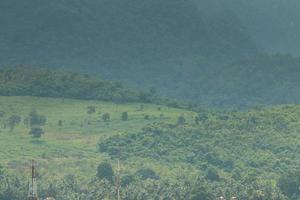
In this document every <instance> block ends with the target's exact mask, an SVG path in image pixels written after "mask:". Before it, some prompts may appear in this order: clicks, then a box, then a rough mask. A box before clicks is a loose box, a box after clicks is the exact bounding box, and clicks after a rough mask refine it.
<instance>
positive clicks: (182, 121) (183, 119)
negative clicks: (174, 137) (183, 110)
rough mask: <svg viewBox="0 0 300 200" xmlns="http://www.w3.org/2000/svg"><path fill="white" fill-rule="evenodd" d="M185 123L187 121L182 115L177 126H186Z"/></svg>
mask: <svg viewBox="0 0 300 200" xmlns="http://www.w3.org/2000/svg"><path fill="white" fill-rule="evenodd" d="M185 122H186V120H185V118H184V116H183V115H180V116H179V117H178V119H177V124H178V125H184V124H185Z"/></svg>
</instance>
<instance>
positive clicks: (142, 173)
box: [135, 168, 159, 180]
mask: <svg viewBox="0 0 300 200" xmlns="http://www.w3.org/2000/svg"><path fill="white" fill-rule="evenodd" d="M135 175H136V176H138V177H140V178H141V179H142V180H146V179H155V180H157V179H159V176H158V175H156V173H155V171H153V170H152V169H148V168H146V169H140V170H138V171H137V172H136V173H135Z"/></svg>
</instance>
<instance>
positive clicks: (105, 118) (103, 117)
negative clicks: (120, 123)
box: [102, 113, 110, 122]
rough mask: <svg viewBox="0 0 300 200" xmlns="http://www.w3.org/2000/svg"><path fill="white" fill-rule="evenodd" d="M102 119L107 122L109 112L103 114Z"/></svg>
mask: <svg viewBox="0 0 300 200" xmlns="http://www.w3.org/2000/svg"><path fill="white" fill-rule="evenodd" d="M102 119H103V121H105V122H108V121H109V120H110V114H109V113H105V114H103V115H102Z"/></svg>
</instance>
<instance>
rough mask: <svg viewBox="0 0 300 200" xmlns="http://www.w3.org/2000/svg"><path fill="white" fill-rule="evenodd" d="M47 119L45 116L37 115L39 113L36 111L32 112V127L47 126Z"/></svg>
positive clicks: (30, 119) (30, 116)
mask: <svg viewBox="0 0 300 200" xmlns="http://www.w3.org/2000/svg"><path fill="white" fill-rule="evenodd" d="M46 121H47V119H46V117H45V116H43V115H39V114H37V112H36V111H35V110H33V111H31V112H30V113H29V123H30V126H31V127H33V126H44V125H45V124H46Z"/></svg>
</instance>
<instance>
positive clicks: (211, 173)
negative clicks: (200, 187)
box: [206, 168, 220, 181]
mask: <svg viewBox="0 0 300 200" xmlns="http://www.w3.org/2000/svg"><path fill="white" fill-rule="evenodd" d="M206 179H208V180H211V181H219V180H220V176H219V173H218V171H217V170H216V169H215V168H209V169H208V171H207V174H206Z"/></svg>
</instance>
